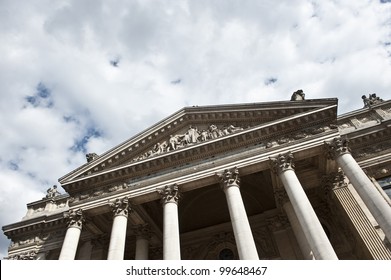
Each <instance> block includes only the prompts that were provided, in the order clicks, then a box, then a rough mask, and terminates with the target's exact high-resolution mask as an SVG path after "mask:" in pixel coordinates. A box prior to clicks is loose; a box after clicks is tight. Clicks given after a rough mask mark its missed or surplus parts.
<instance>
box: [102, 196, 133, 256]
mask: <svg viewBox="0 0 391 280" xmlns="http://www.w3.org/2000/svg"><path fill="white" fill-rule="evenodd" d="M110 206H111V208H112V210H113V213H114V220H113V226H112V228H111V235H110V245H109V251H108V255H107V259H108V260H123V259H124V255H125V243H126V229H127V225H128V214H129V210H130V204H129V200H128V198H126V197H125V198H123V199H117V200H116V201H115V202H114V203H113V204H111V205H110Z"/></svg>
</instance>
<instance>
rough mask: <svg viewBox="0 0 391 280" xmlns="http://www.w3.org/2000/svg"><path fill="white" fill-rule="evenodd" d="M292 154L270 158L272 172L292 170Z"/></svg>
mask: <svg viewBox="0 0 391 280" xmlns="http://www.w3.org/2000/svg"><path fill="white" fill-rule="evenodd" d="M293 158H294V157H293V154H292V153H291V152H288V153H285V154H279V155H278V156H277V157H274V158H272V157H271V158H270V163H271V168H272V170H273V171H274V172H276V173H277V174H278V173H281V172H284V171H286V170H289V169H292V170H293V169H294V168H295V164H294V162H293Z"/></svg>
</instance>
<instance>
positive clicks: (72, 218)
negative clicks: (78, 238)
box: [64, 209, 85, 229]
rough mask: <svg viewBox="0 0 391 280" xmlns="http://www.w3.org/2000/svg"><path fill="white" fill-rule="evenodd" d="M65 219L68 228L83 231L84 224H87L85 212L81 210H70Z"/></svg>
mask: <svg viewBox="0 0 391 280" xmlns="http://www.w3.org/2000/svg"><path fill="white" fill-rule="evenodd" d="M64 218H65V219H66V220H67V225H68V228H70V227H74V228H78V229H81V227H82V225H83V223H84V222H85V218H84V216H83V212H82V210H81V209H77V210H76V211H75V210H69V211H68V212H65V213H64Z"/></svg>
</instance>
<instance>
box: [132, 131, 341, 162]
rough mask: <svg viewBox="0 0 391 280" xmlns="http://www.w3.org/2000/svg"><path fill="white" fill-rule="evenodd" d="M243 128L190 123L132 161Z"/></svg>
mask: <svg viewBox="0 0 391 280" xmlns="http://www.w3.org/2000/svg"><path fill="white" fill-rule="evenodd" d="M336 127H337V126H335V125H329V126H318V127H313V128H309V129H305V130H302V131H299V132H296V133H292V134H290V135H284V136H281V137H279V138H277V139H276V140H273V141H269V142H266V143H265V144H264V146H265V147H266V148H271V147H275V146H277V145H282V144H286V143H290V142H293V141H296V140H300V139H305V138H307V137H309V136H311V135H316V134H319V133H323V132H325V131H329V130H331V129H334V128H336ZM243 130H245V128H243V127H240V126H234V125H226V126H222V127H218V126H217V125H214V124H211V125H209V126H208V128H207V129H198V128H197V127H195V126H192V125H190V126H189V128H188V129H187V131H186V132H185V133H182V134H175V135H170V137H169V138H168V139H167V140H166V141H163V142H158V143H156V144H155V145H154V146H153V148H152V149H151V150H149V151H147V152H146V153H144V154H142V155H140V156H138V157H135V158H133V160H132V162H137V161H140V160H143V159H147V158H150V157H153V156H157V155H160V154H163V153H165V152H169V151H174V150H178V149H181V148H184V147H188V146H189V145H194V144H197V143H201V142H205V141H209V140H213V139H217V138H220V137H223V136H226V135H230V134H233V133H236V132H239V131H243Z"/></svg>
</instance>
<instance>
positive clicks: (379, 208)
mask: <svg viewBox="0 0 391 280" xmlns="http://www.w3.org/2000/svg"><path fill="white" fill-rule="evenodd" d="M326 144H327V147H328V155H329V157H330V158H332V159H335V160H336V161H337V163H338V165H339V166H340V167H341V168H342V170H343V172H344V173H345V175H346V177H348V179H349V181H350V183H351V184H352V185H353V187H354V188H355V190H356V191H357V193H358V194H359V195H360V197H361V198H362V200H363V201H364V203H365V205H366V206H367V207H368V209H369V211H370V212H371V214H372V215H373V217H374V218H375V219H376V221H377V222H378V223H379V226H380V227H381V229H382V230H383V232H384V234H385V236H386V237H387V239H388V241H389V242H391V207H390V206H389V205H388V203H387V201H386V200H385V199H384V198H383V197H382V195H381V194H380V192H379V191H378V190H377V189H376V187H375V186H374V185H373V183H372V182H371V180H370V179H369V178H368V176H367V175H366V174H365V172H364V171H363V170H362V169H361V167H360V166H359V165H358V163H357V162H356V160H355V159H354V158H353V157H352V155H351V153H350V150H349V148H348V141H347V139H341V138H334V140H333V141H332V142H330V143H326Z"/></svg>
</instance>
